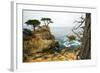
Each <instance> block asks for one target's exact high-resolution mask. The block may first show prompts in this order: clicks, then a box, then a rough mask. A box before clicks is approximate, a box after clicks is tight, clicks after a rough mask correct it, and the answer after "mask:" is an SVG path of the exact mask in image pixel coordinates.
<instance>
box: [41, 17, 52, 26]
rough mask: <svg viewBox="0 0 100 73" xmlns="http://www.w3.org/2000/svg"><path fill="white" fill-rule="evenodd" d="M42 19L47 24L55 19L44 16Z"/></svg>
mask: <svg viewBox="0 0 100 73" xmlns="http://www.w3.org/2000/svg"><path fill="white" fill-rule="evenodd" d="M41 21H43V22H44V24H45V25H47V26H48V25H49V24H50V23H53V21H52V20H51V18H42V19H41Z"/></svg>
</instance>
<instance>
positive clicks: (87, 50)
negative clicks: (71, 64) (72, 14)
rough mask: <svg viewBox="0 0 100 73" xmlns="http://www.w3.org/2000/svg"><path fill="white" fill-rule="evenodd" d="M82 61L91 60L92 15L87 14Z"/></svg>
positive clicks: (81, 52) (81, 53)
mask: <svg viewBox="0 0 100 73" xmlns="http://www.w3.org/2000/svg"><path fill="white" fill-rule="evenodd" d="M85 19H86V20H85V27H84V32H83V38H82V46H81V51H80V54H79V56H80V59H91V14H90V13H86V18H85Z"/></svg>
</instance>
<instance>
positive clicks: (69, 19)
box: [23, 10, 85, 29]
mask: <svg viewBox="0 0 100 73" xmlns="http://www.w3.org/2000/svg"><path fill="white" fill-rule="evenodd" d="M81 16H83V17H85V13H72V12H70V13H69V12H46V11H32V10H24V11H23V27H24V28H30V29H31V28H32V27H31V26H27V25H26V24H25V22H26V21H27V20H29V19H37V20H41V18H43V17H46V18H51V19H52V21H53V22H54V23H51V24H49V26H50V27H73V26H75V25H76V23H74V21H75V20H80V17H81ZM41 25H43V22H42V21H41Z"/></svg>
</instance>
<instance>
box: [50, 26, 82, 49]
mask: <svg viewBox="0 0 100 73" xmlns="http://www.w3.org/2000/svg"><path fill="white" fill-rule="evenodd" d="M72 29H73V27H51V28H50V30H51V33H52V34H53V35H54V36H55V39H56V40H57V41H58V42H59V45H60V48H58V49H63V48H66V47H67V48H69V49H75V48H78V47H80V46H81V42H80V41H79V40H77V39H76V40H72V41H69V39H68V38H67V36H69V35H75V34H74V33H73V32H72ZM56 49H57V48H56Z"/></svg>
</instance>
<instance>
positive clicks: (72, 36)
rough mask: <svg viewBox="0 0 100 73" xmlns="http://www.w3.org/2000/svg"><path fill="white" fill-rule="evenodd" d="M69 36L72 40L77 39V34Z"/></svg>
mask: <svg viewBox="0 0 100 73" xmlns="http://www.w3.org/2000/svg"><path fill="white" fill-rule="evenodd" d="M67 37H68V39H69V40H70V41H72V40H76V36H74V35H70V36H67Z"/></svg>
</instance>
